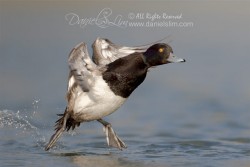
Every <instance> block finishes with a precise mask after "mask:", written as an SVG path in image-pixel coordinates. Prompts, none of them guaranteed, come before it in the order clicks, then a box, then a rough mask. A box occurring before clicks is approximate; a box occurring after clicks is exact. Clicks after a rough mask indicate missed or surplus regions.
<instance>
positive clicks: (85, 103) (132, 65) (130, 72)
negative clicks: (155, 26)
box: [45, 38, 185, 150]
mask: <svg viewBox="0 0 250 167" xmlns="http://www.w3.org/2000/svg"><path fill="white" fill-rule="evenodd" d="M92 47H93V57H92V59H93V61H92V60H91V58H90V57H89V54H88V51H87V47H86V45H85V43H80V44H79V45H77V46H76V47H75V48H74V49H73V50H72V51H71V52H70V54H69V58H68V63H69V69H70V73H69V79H68V90H67V101H68V105H67V107H66V109H65V112H64V114H59V116H61V118H60V119H59V120H58V121H57V122H56V128H55V130H56V132H55V134H54V135H52V136H51V139H50V141H49V143H48V144H47V146H46V147H45V150H49V149H50V148H51V147H52V146H53V145H54V144H55V142H56V141H57V140H58V139H59V137H60V136H61V134H62V132H63V131H65V130H67V131H68V130H69V129H72V130H73V129H74V128H75V127H77V126H79V125H80V123H82V122H89V121H94V120H97V121H98V122H100V123H101V124H103V126H104V132H105V134H106V139H107V143H108V145H109V146H111V147H116V148H118V149H120V150H122V149H123V148H126V145H125V143H124V142H123V141H122V140H121V139H120V138H119V137H118V135H117V134H116V133H115V132H114V130H113V129H112V127H111V124H110V123H108V122H106V121H104V120H103V117H105V116H107V115H110V114H112V113H113V112H114V111H116V110H117V109H118V108H119V107H120V106H121V105H122V104H123V103H124V102H125V101H126V99H127V98H128V97H129V95H130V94H131V93H132V92H133V91H134V90H135V89H136V88H137V87H138V86H139V85H140V84H141V83H142V82H143V81H144V79H145V77H146V75H147V71H148V69H149V68H150V67H153V66H158V65H162V64H167V63H174V62H185V60H184V59H181V58H177V57H176V56H174V55H173V50H172V48H171V47H170V46H169V45H168V44H166V43H154V44H151V45H145V46H139V47H122V46H118V45H115V44H114V43H112V42H111V41H109V40H108V39H101V38H97V39H96V41H95V42H94V43H93V45H92Z"/></svg>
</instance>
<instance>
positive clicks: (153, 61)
mask: <svg viewBox="0 0 250 167" xmlns="http://www.w3.org/2000/svg"><path fill="white" fill-rule="evenodd" d="M143 57H144V61H145V63H146V64H148V65H149V66H158V65H162V64H167V63H179V62H185V61H186V60H185V59H182V58H178V57H176V56H175V55H174V54H173V50H172V48H171V46H169V45H168V44H165V43H157V44H154V45H152V46H151V47H149V48H148V49H147V50H146V52H144V53H143Z"/></svg>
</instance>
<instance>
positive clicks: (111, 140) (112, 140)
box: [97, 119, 127, 150]
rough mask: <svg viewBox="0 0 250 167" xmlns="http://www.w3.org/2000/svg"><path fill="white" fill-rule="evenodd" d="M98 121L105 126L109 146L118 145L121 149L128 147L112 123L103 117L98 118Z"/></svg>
mask: <svg viewBox="0 0 250 167" xmlns="http://www.w3.org/2000/svg"><path fill="white" fill-rule="evenodd" d="M97 121H98V122H100V123H101V124H103V126H104V128H103V130H104V133H105V135H106V139H107V143H108V146H111V147H116V148H118V149H120V150H122V149H123V148H127V147H126V145H125V143H124V142H123V141H122V140H121V139H120V138H119V137H118V136H117V135H116V133H115V131H114V130H113V128H112V126H111V124H110V123H108V122H106V121H104V120H103V119H98V120H97Z"/></svg>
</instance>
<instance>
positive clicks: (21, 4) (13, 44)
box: [0, 0, 250, 162]
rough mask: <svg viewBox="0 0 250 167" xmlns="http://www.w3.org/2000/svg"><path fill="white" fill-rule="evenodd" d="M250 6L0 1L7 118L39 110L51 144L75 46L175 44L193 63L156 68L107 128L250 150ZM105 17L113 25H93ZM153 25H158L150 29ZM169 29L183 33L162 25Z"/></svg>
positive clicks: (0, 64) (0, 91)
mask: <svg viewBox="0 0 250 167" xmlns="http://www.w3.org/2000/svg"><path fill="white" fill-rule="evenodd" d="M249 6H250V2H249V1H202V2H199V1H83V2H80V1H70V2H67V1H53V2H49V1H38V0H37V1H0V51H1V54H0V60H1V61H0V111H6V110H8V111H12V112H16V111H20V113H25V114H24V115H26V116H30V115H31V114H33V113H34V111H36V114H35V120H33V122H34V124H36V125H37V126H40V127H45V129H46V134H44V135H45V138H46V140H48V138H49V136H50V135H51V134H52V130H53V128H52V126H53V124H54V121H55V120H56V119H57V117H56V114H57V113H62V112H63V111H64V107H65V106H66V100H65V93H66V87H67V77H68V65H67V58H68V54H69V52H70V51H71V49H72V48H73V47H74V46H75V45H76V44H78V43H79V42H82V41H84V42H86V43H87V45H88V49H89V53H90V54H92V48H91V45H92V43H93V42H94V40H95V39H96V38H97V37H102V38H108V39H110V40H111V41H112V42H114V43H116V44H119V45H124V46H137V45H142V44H148V43H151V42H154V41H157V40H160V39H162V38H164V37H167V36H169V37H168V38H167V39H166V40H165V42H169V43H170V45H171V46H172V47H173V50H174V53H175V55H177V56H178V57H181V58H185V59H186V60H187V62H186V63H182V64H169V65H164V66H159V67H157V68H153V69H151V70H150V72H149V73H148V76H147V78H146V80H145V81H144V83H143V84H142V85H141V86H140V87H139V88H138V89H137V90H136V91H135V92H134V93H133V94H132V96H131V97H130V99H129V100H128V101H127V102H126V103H125V105H124V106H123V107H122V108H121V109H119V111H118V112H116V113H114V114H113V115H111V116H110V117H109V118H108V120H109V121H110V122H112V123H113V124H114V126H115V128H116V129H119V131H120V134H124V135H125V136H126V134H128V133H129V134H136V135H137V133H138V131H140V134H138V135H139V137H141V136H147V137H149V138H150V136H151V137H152V136H153V135H156V134H165V135H166V134H172V135H173V136H175V137H176V138H181V139H183V138H185V139H186V138H190V139H195V140H196V139H199V140H207V139H216V140H217V139H227V141H232V140H233V141H235V140H236V141H238V142H242V140H243V141H244V142H243V143H244V144H246V143H247V144H249V143H250V131H249V128H250V124H249V120H250V111H249V108H250V103H249V100H250V87H249V85H250V77H249V70H250V67H249V63H250V55H249V53H250V47H249V44H250V33H249V30H250V21H249V18H250V10H249ZM142 15H143V16H142ZM156 15H159V16H158V18H156V19H155V20H152V19H151V16H152V17H153V16H156ZM163 15H167V16H179V18H176V19H173V18H172V19H169V18H167V19H166V18H163ZM73 16H74V18H73ZM97 18H99V21H104V22H94V21H92V22H88V21H89V20H93V19H97ZM84 21H86V22H84ZM149 21H150V22H151V23H154V24H155V26H154V27H152V26H151V27H150V26H147V25H146V24H148V23H147V22H149ZM169 21H170V22H177V23H178V25H179V26H167V25H163V26H160V25H159V24H157V23H156V22H160V23H161V22H168V23H169ZM80 23H83V24H84V23H86V24H85V25H83V24H80ZM109 23H110V24H109ZM120 23H122V24H120ZM141 23H143V25H142V24H141ZM135 24H139V25H137V26H135ZM180 24H182V25H183V24H184V25H185V26H180ZM103 26H105V27H103ZM0 116H1V114H0ZM2 118H3V116H2ZM86 126H87V125H86ZM97 126H98V130H99V128H100V125H97ZM90 127H91V128H92V127H95V125H91V126H90ZM81 128H82V127H81ZM86 129H88V128H83V129H82V130H83V131H85V132H86ZM80 131H81V130H80ZM119 131H118V133H119ZM85 132H84V133H85ZM170 136H171V135H170ZM76 138H77V137H76ZM127 138H129V137H127ZM69 143H70V142H69ZM132 144H133V143H132ZM132 144H131V145H132ZM83 145H84V144H83ZM242 147H245V146H242ZM236 150H237V148H236ZM182 151H183V150H182ZM248 151H249V150H248ZM249 152H250V151H249ZM239 156H241V155H239ZM229 157H230V158H232V157H231V156H229ZM200 162H201V161H200Z"/></svg>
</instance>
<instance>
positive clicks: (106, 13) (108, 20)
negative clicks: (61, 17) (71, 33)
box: [65, 8, 128, 28]
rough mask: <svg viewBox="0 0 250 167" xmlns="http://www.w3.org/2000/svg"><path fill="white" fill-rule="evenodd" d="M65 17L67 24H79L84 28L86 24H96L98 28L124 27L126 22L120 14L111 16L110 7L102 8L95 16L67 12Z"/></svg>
mask: <svg viewBox="0 0 250 167" xmlns="http://www.w3.org/2000/svg"><path fill="white" fill-rule="evenodd" d="M65 19H66V20H67V21H68V23H69V25H71V26H74V25H79V26H80V27H81V28H85V27H86V26H88V25H96V26H98V27H100V28H107V27H111V26H116V27H120V28H126V27H127V24H128V21H126V20H122V15H117V16H116V17H112V10H111V9H110V8H104V9H102V10H101V12H100V13H99V14H98V15H97V16H96V17H90V18H80V17H79V15H77V14H76V13H68V14H66V15H65Z"/></svg>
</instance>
